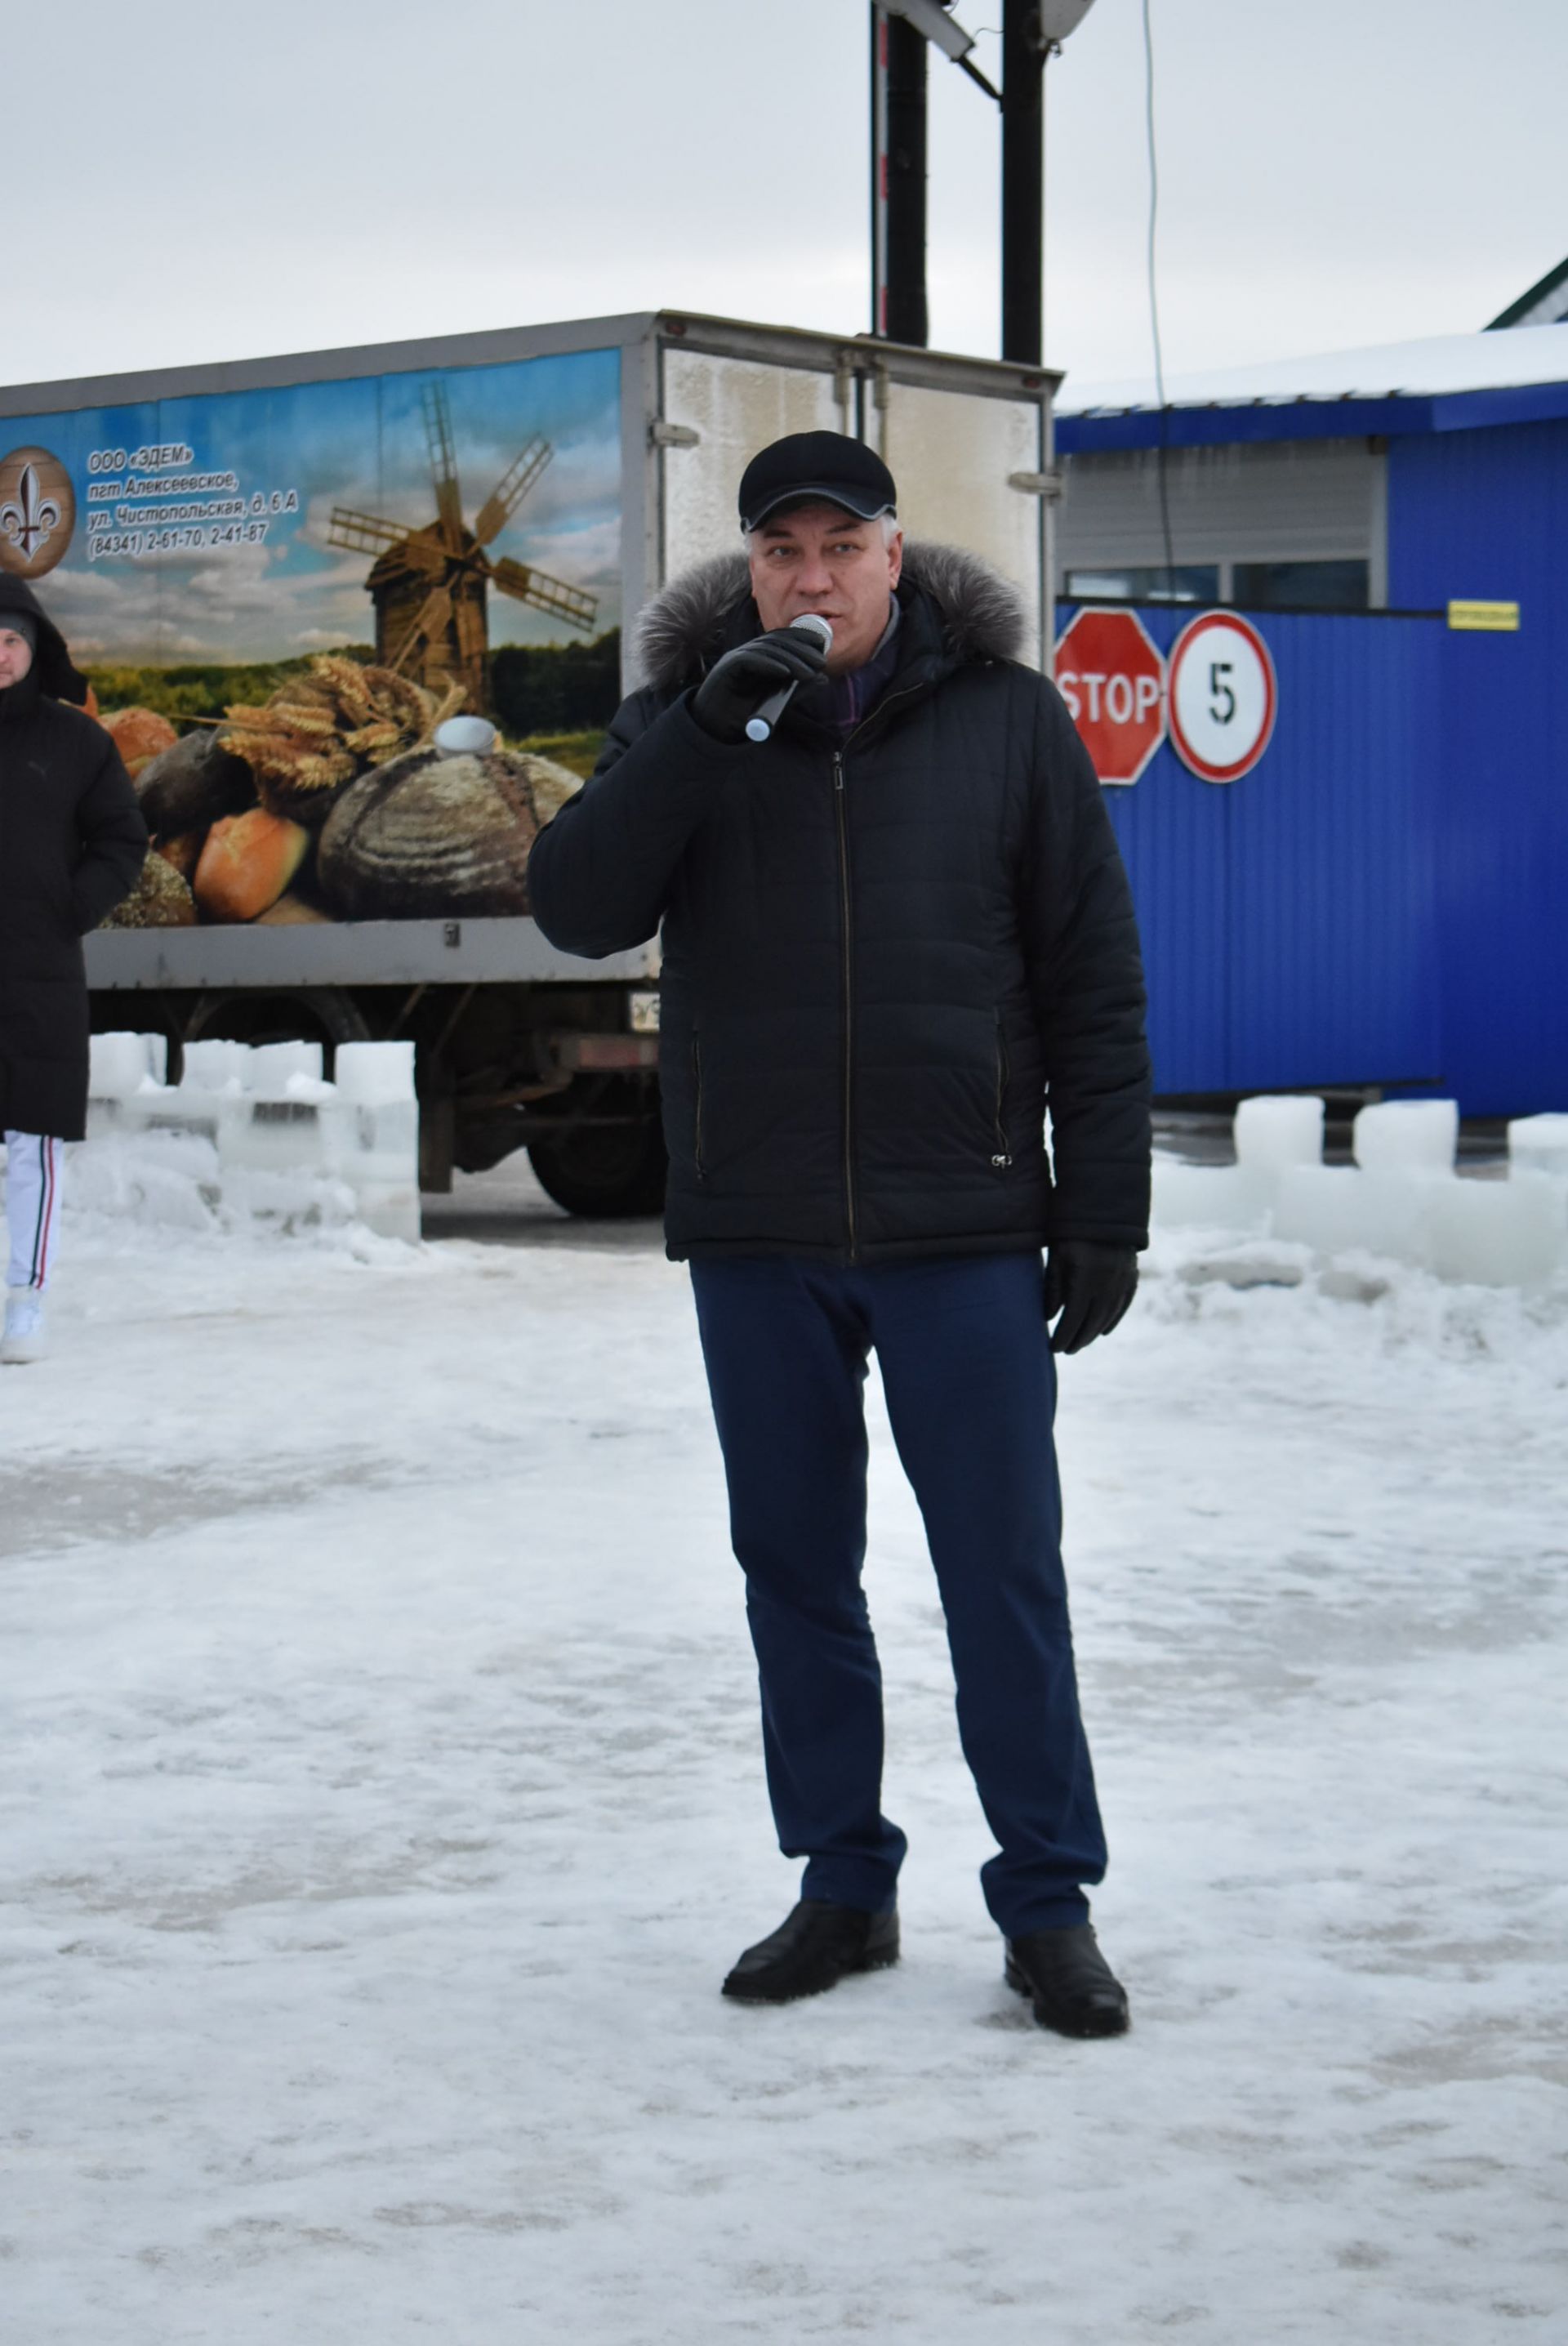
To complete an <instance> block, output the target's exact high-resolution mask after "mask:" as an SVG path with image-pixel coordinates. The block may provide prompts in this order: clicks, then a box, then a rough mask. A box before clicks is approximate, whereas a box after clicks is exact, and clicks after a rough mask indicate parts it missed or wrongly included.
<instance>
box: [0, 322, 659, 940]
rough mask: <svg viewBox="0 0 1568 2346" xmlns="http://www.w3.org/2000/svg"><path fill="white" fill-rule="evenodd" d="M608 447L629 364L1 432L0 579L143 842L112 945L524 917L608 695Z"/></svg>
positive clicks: (131, 409)
mask: <svg viewBox="0 0 1568 2346" xmlns="http://www.w3.org/2000/svg"><path fill="white" fill-rule="evenodd" d="M620 433H621V423H620V353H619V352H618V351H617V350H615V349H606V350H596V351H585V352H574V353H569V354H564V355H549V356H543V357H538V358H530V359H524V360H518V361H514V362H508V363H503V364H494V365H481V366H471V367H453V368H439V367H433V368H427V369H423V370H420V371H417V372H406V373H404V372H399V373H392V374H380V375H364V376H358V377H351V378H348V379H345V380H343V381H340V382H307V383H300V384H295V385H290V386H286V387H284V388H280V389H256V390H239V391H231V392H218V393H199V394H191V395H188V396H183V397H166V398H161V399H158V400H153V401H148V402H146V403H139V404H135V405H121V406H113V407H103V408H82V409H74V410H70V411H67V412H63V413H54V414H39V415H34V416H18V417H12V418H7V419H5V420H4V421H0V567H3V568H5V570H8V571H10V572H12V573H13V574H15V576H20V577H24V578H25V579H26V580H27V581H28V582H29V584H30V585H31V586H33V587H34V590H35V591H36V593H37V595H38V597H39V600H40V601H41V602H42V603H43V605H44V607H45V608H46V610H47V611H48V613H49V615H50V617H52V618H53V619H54V620H55V621H56V624H57V625H58V626H59V627H60V628H61V629H62V631H63V632H64V634H65V636H66V639H67V641H68V643H69V644H70V646H71V649H72V652H73V655H74V657H75V658H76V664H77V666H78V667H79V668H82V669H83V670H84V671H85V672H86V674H87V678H88V681H89V683H90V685H91V687H92V688H93V695H94V699H93V701H92V702H91V703H89V706H90V707H92V708H93V709H94V711H95V713H96V714H97V715H98V716H99V717H100V719H101V720H102V721H103V722H104V723H106V724H107V726H108V728H109V729H110V730H111V731H112V732H114V734H115V736H116V739H117V742H118V744H119V747H120V750H121V752H122V754H123V756H124V757H125V760H126V762H127V766H128V767H129V768H130V770H131V772H132V775H133V779H134V780H136V783H137V790H138V793H139V794H140V796H141V799H142V803H143V810H144V811H145V812H146V814H147V816H148V823H149V826H150V828H151V830H152V831H153V833H154V841H155V854H154V855H153V856H152V857H151V858H149V861H148V872H147V874H146V875H144V880H143V882H142V884H141V886H140V887H139V888H138V890H137V894H136V896H135V897H134V898H133V899H132V900H131V902H130V903H129V904H128V905H127V906H126V907H122V909H121V912H120V913H118V914H117V916H116V919H117V923H119V924H121V925H130V926H151V927H168V926H190V925H194V924H196V923H209V922H216V923H235V922H250V921H256V922H261V923H268V924H279V923H314V922H331V921H343V920H360V919H372V920H388V919H412V918H442V917H449V916H452V915H454V914H459V913H468V914H473V915H478V914H506V913H520V912H524V911H526V909H527V903H526V889H525V881H524V874H525V870H526V862H527V850H528V846H529V845H530V843H531V841H532V838H533V835H534V831H535V829H536V828H537V825H538V823H539V822H540V821H543V820H546V819H547V818H548V814H549V813H550V812H552V811H554V808H555V805H558V804H559V803H560V800H561V798H562V796H564V795H565V793H566V792H568V791H569V790H571V789H573V788H574V787H575V784H576V780H578V778H579V777H580V776H581V774H582V773H583V772H584V771H585V770H586V769H587V767H588V765H589V764H590V763H591V760H592V756H593V753H594V750H595V747H596V741H597V739H598V736H599V735H600V734H601V732H602V730H603V728H604V727H605V725H606V723H607V722H608V719H609V718H610V716H611V715H612V714H613V712H614V709H615V707H616V699H617V698H618V693H619V674H620V643H619V630H620V624H621V608H620V531H621V510H620V508H621V444H620ZM454 715H463V716H467V717H469V718H482V719H488V720H489V725H490V727H493V728H494V733H495V738H494V740H493V741H491V740H489V739H488V731H487V729H484V728H475V729H471V731H472V732H473V735H474V744H476V745H477V746H475V745H474V744H471V745H470V746H469V748H468V749H467V750H466V751H465V752H461V751H460V752H459V753H458V754H444V755H443V754H441V752H439V751H438V750H437V748H436V746H435V744H434V741H433V733H434V730H435V728H436V726H437V725H438V724H443V722H444V720H445V719H449V718H451V717H453V716H454ZM451 738H452V736H451V734H450V732H447V733H443V744H444V743H446V742H448V741H450V739H451Z"/></svg>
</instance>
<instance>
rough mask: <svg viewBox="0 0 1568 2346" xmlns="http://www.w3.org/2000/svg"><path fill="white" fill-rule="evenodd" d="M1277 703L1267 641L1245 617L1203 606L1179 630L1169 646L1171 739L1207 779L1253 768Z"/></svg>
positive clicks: (1271, 725)
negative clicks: (1200, 612) (1202, 610)
mask: <svg viewBox="0 0 1568 2346" xmlns="http://www.w3.org/2000/svg"><path fill="white" fill-rule="evenodd" d="M1278 705H1279V694H1278V685H1277V683H1276V680H1275V675H1274V662H1273V661H1272V660H1271V659H1270V658H1269V656H1268V645H1267V644H1266V643H1265V642H1264V640H1263V637H1261V636H1260V635H1259V634H1258V632H1257V628H1256V627H1253V626H1251V625H1250V624H1249V622H1248V621H1247V620H1246V619H1241V618H1237V617H1235V615H1234V614H1233V613H1231V612H1229V611H1206V612H1205V613H1204V615H1203V617H1202V618H1201V619H1194V620H1193V621H1192V623H1191V625H1190V626H1189V627H1184V628H1183V629H1182V632H1181V634H1180V635H1179V636H1178V637H1176V642H1175V644H1174V645H1173V646H1172V647H1171V657H1170V738H1171V746H1172V747H1173V748H1174V750H1176V755H1177V756H1178V757H1179V758H1180V759H1181V760H1182V762H1183V764H1184V765H1186V766H1188V767H1190V769H1191V770H1192V771H1193V772H1194V773H1195V774H1197V775H1198V776H1200V777H1201V779H1202V780H1204V781H1206V782H1234V781H1236V780H1238V779H1239V778H1240V776H1241V775H1243V774H1246V773H1250V772H1251V770H1252V769H1253V767H1254V766H1256V765H1257V761H1258V760H1259V758H1261V757H1262V755H1263V752H1264V751H1265V750H1267V749H1268V739H1269V736H1270V734H1271V733H1272V732H1273V730H1274V719H1275V716H1276V714H1277V712H1278Z"/></svg>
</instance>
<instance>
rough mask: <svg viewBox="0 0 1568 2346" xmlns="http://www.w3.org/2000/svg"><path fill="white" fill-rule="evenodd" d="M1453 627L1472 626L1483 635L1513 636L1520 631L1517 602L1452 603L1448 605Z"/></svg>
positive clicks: (1450, 621)
mask: <svg viewBox="0 0 1568 2346" xmlns="http://www.w3.org/2000/svg"><path fill="white" fill-rule="evenodd" d="M1448 623H1449V626H1450V627H1471V628H1475V629H1478V630H1479V631H1480V632H1481V634H1482V635H1489V636H1513V635H1517V634H1518V632H1519V606H1518V604H1517V603H1476V602H1468V603H1451V604H1450V605H1449V607H1448Z"/></svg>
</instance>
